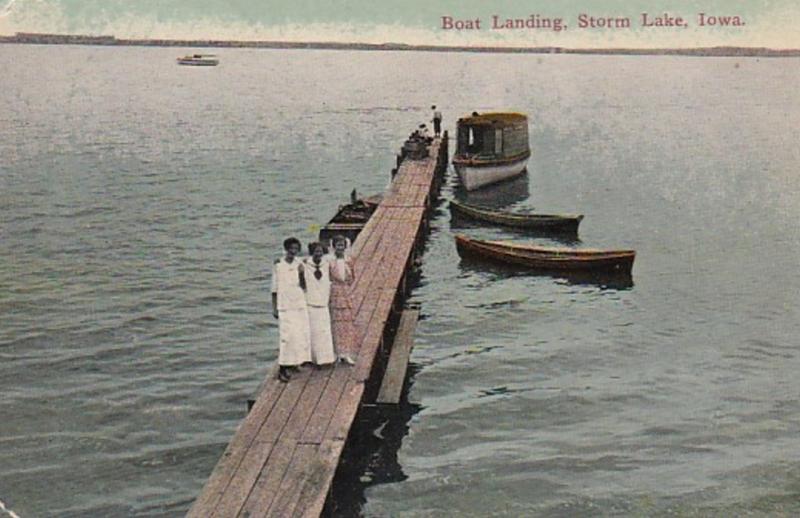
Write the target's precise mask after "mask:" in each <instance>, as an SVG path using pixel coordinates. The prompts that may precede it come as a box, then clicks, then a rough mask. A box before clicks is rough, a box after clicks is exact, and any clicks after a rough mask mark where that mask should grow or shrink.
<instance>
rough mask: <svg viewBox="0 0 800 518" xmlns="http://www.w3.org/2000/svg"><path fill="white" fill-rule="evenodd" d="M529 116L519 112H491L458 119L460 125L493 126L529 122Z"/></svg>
mask: <svg viewBox="0 0 800 518" xmlns="http://www.w3.org/2000/svg"><path fill="white" fill-rule="evenodd" d="M527 120H528V116H527V115H525V114H523V113H517V112H489V113H481V114H479V115H470V116H468V117H461V118H460V119H458V124H459V125H465V126H493V125H495V124H500V125H506V124H514V123H522V122H527Z"/></svg>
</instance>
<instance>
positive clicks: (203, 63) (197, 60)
mask: <svg viewBox="0 0 800 518" xmlns="http://www.w3.org/2000/svg"><path fill="white" fill-rule="evenodd" d="M178 64H179V65H193V66H199V67H215V66H217V65H219V59H217V57H216V56H215V55H214V54H187V55H185V56H183V57H181V58H178Z"/></svg>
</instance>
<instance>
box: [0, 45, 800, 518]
mask: <svg viewBox="0 0 800 518" xmlns="http://www.w3.org/2000/svg"><path fill="white" fill-rule="evenodd" d="M180 53H181V49H177V50H176V49H151V48H141V49H138V48H89V47H85V48H79V47H33V46H28V47H21V46H11V45H4V46H0V64H1V65H2V66H1V68H2V70H3V71H4V73H3V76H2V78H0V92H2V96H3V99H4V100H5V101H6V102H5V103H4V109H3V110H0V156H1V157H2V160H0V259H2V261H0V317H1V318H0V320H1V321H2V326H0V391H2V394H3V396H2V398H1V399H0V500H3V501H4V502H6V503H7V504H8V505H9V506H10V507H11V508H12V509H15V510H16V511H17V512H18V513H20V514H21V515H22V516H83V515H94V516H126V515H132V514H133V515H140V516H173V515H181V514H182V513H183V512H185V510H186V509H187V508H188V506H189V505H190V503H191V501H192V499H193V498H194V497H195V496H196V495H197V493H198V492H199V490H200V488H201V486H202V484H203V482H204V481H205V478H206V477H207V476H208V474H209V473H210V471H211V469H212V468H213V466H214V464H215V463H216V461H217V460H218V458H219V455H220V454H221V452H222V449H223V448H224V445H225V444H226V443H227V441H228V439H229V438H230V437H231V436H232V433H233V430H234V428H235V426H236V424H237V423H238V422H239V420H240V419H241V417H242V416H243V409H244V401H245V399H246V398H247V396H248V395H249V394H250V393H251V392H252V390H254V389H255V387H256V386H257V384H258V382H259V380H260V379H261V377H262V376H263V375H264V374H265V372H266V370H267V367H268V365H269V363H270V362H271V361H273V360H274V359H275V342H276V338H277V336H276V330H277V328H276V326H275V323H274V321H273V320H272V319H271V318H270V316H269V311H268V296H267V291H266V290H267V281H268V278H267V277H268V276H267V268H266V266H267V265H268V262H269V260H270V258H272V257H274V256H275V255H276V254H277V253H278V250H279V248H280V242H281V240H282V239H283V237H285V236H286V235H287V234H297V235H298V236H299V237H301V238H302V239H303V240H304V241H305V240H308V239H309V238H311V237H313V234H314V229H315V228H316V225H318V224H320V223H322V222H323V221H325V220H326V219H327V218H328V217H329V216H330V215H331V214H332V213H333V212H334V211H335V209H336V207H337V205H338V204H339V203H341V202H343V201H344V200H345V199H346V198H347V195H348V193H349V191H350V189H351V188H353V187H358V188H359V190H360V191H361V192H364V193H372V192H379V191H380V190H382V189H383V187H384V186H385V185H386V183H387V182H388V172H389V170H390V169H391V167H392V165H393V161H394V153H395V151H396V150H397V148H398V146H399V144H400V143H401V141H402V139H403V138H404V136H405V135H406V134H407V133H408V132H409V131H410V129H412V128H414V127H415V126H416V125H417V124H419V123H420V122H423V121H425V120H426V119H427V117H428V116H429V113H428V109H427V108H428V107H429V106H430V105H431V104H432V103H436V104H437V105H439V106H440V107H441V108H442V109H443V111H444V112H445V116H446V121H445V122H446V127H447V128H450V129H452V127H453V123H454V120H455V118H456V116H457V115H458V114H462V113H469V112H471V111H472V110H479V111H481V110H487V109H490V108H501V109H506V108H507V109H518V110H520V111H524V112H527V113H529V114H530V115H531V143H532V147H533V151H534V158H533V159H532V162H531V167H530V171H529V173H528V175H527V176H526V177H524V178H523V179H522V180H520V181H517V182H515V183H511V184H508V185H505V186H501V187H500V188H499V189H497V190H495V191H494V192H493V193H491V194H490V191H484V192H479V193H469V194H467V193H463V192H461V191H460V189H459V188H458V186H457V183H456V182H453V181H451V182H450V184H448V185H447V186H446V187H445V190H444V197H445V198H449V197H454V196H455V197H459V198H464V199H467V200H469V201H472V202H476V203H484V204H489V205H492V204H494V206H503V207H508V208H513V209H517V210H531V209H533V208H535V209H536V210H539V211H542V212H580V213H583V214H585V215H586V219H585V220H584V221H583V222H582V224H581V233H580V242H579V243H577V242H576V243H567V245H568V246H591V247H624V248H635V249H636V250H637V251H638V256H637V260H636V264H635V265H634V272H633V285H632V286H631V285H626V286H615V285H612V284H609V285H603V284H597V283H586V282H575V281H574V280H570V279H559V278H553V277H547V276H529V275H520V274H519V272H513V271H507V270H504V269H502V268H496V267H490V266H485V265H480V264H473V263H466V262H462V261H461V260H460V259H459V257H458V255H457V253H456V251H455V246H454V244H453V241H452V234H453V232H452V230H451V228H450V215H449V212H448V211H447V210H446V206H444V205H442V206H441V207H439V209H438V212H437V214H436V218H435V220H434V222H433V231H432V234H431V236H430V240H429V242H428V245H427V251H426V255H425V257H424V261H425V262H424V265H423V277H422V279H421V283H420V286H419V287H418V288H417V290H416V291H415V293H414V295H413V297H412V302H414V303H418V304H420V306H421V307H422V311H423V313H424V315H423V317H424V319H423V320H422V321H421V322H420V325H419V327H418V333H417V343H416V347H415V350H414V354H413V358H412V360H413V362H414V365H413V366H412V367H413V372H415V376H414V385H413V387H412V390H411V394H410V397H411V400H412V401H413V402H415V403H417V404H418V405H419V406H417V407H415V408H414V409H413V410H411V411H409V412H408V413H407V414H406V417H405V418H406V419H410V422H409V423H408V428H409V432H408V436H406V437H405V439H404V440H403V442H402V447H401V448H400V450H399V452H397V459H396V462H395V463H394V464H393V465H392V466H391V470H390V471H391V473H389V472H386V473H383V474H381V473H378V474H373V476H374V480H375V483H367V484H365V485H366V486H367V490H366V494H365V497H366V502H365V504H364V508H363V512H364V513H366V514H367V515H371V516H440V515H442V514H443V513H444V514H457V515H463V516H485V515H491V514H495V515H506V516H520V515H539V516H572V515H628V514H634V515H637V514H638V515H652V514H657V515H658V514H662V515H666V514H669V513H671V512H676V513H683V514H695V515H716V516H729V515H741V514H747V513H752V514H756V515H759V514H762V515H766V514H770V515H772V514H778V515H780V514H784V515H787V516H788V515H794V514H797V513H798V512H800V509H798V504H797V502H798V500H797V487H798V483H800V462H798V457H797V455H796V454H794V453H793V452H796V451H798V450H800V447H799V446H800V445H798V442H797V437H798V428H800V426H799V425H800V408H798V403H797V398H796V394H797V390H798V382H797V381H796V379H797V376H796V372H797V370H798V369H797V367H798V357H797V353H796V345H797V340H796V337H797V336H798V324H797V322H799V321H800V318H798V309H797V308H798V295H797V294H798V293H800V286H798V277H797V275H794V270H795V269H796V265H797V257H798V252H800V236H799V235H798V230H797V225H796V221H797V216H798V212H799V211H800V202H798V193H799V192H800V191H799V190H798V187H800V185H799V184H798V175H797V174H796V164H797V163H798V158H800V156H799V155H798V150H797V149H798V148H797V146H795V145H794V143H793V142H792V141H791V138H790V136H791V135H794V134H795V133H796V123H795V121H796V120H797V118H798V116H800V97H799V96H798V93H797V89H796V88H794V85H796V84H797V83H798V79H800V71H799V70H798V63H799V62H798V61H797V60H794V59H782V60H763V59H762V60H759V59H739V60H737V59H695V58H667V57H663V58H662V57H623V56H618V57H601V56H595V57H581V56H524V55H521V56H514V55H507V56H506V55H498V56H486V55H449V54H424V53H349V52H329V51H319V52H316V51H299V52H295V51H252V50H223V51H221V52H220V55H221V59H222V64H221V65H220V66H219V67H216V68H214V69H207V70H196V69H191V68H189V67H177V66H175V65H174V57H175V55H177V54H180ZM737 64H738V65H739V66H738V68H737V67H736V66H735V65H737ZM366 70H369V71H370V72H369V73H365V71H366ZM319 84H322V85H324V87H317V86H314V85H319ZM459 231H465V232H468V233H470V234H472V235H476V236H481V237H493V238H494V237H497V238H502V239H531V240H533V241H535V242H539V243H543V244H551V245H552V244H562V245H563V244H564V243H559V242H557V241H555V242H554V241H551V240H549V239H546V238H542V237H535V236H534V237H530V236H529V237H528V238H525V237H523V236H520V235H517V234H514V233H512V232H510V231H505V230H493V229H488V228H481V227H470V228H466V229H461V228H459ZM399 430H400V432H393V433H394V435H393V437H395V438H394V439H393V440H395V441H399V437H396V435H397V433H399V434H400V436H402V434H403V433H405V429H404V428H403V427H401V428H400V429H399ZM389 481H392V482H394V483H379V482H389Z"/></svg>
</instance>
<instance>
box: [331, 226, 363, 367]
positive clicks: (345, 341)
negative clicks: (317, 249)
mask: <svg viewBox="0 0 800 518" xmlns="http://www.w3.org/2000/svg"><path fill="white" fill-rule="evenodd" d="M346 249H347V239H346V238H345V237H344V236H342V235H336V236H334V237H333V254H334V255H333V257H332V258H331V260H330V261H329V264H330V274H331V321H332V324H333V344H334V347H335V349H336V356H337V358H338V359H339V361H341V362H344V363H347V364H348V365H353V364H355V360H354V358H355V355H356V353H357V352H358V351H357V350H356V347H357V344H356V331H355V326H354V324H353V308H352V306H351V304H350V286H351V285H352V284H353V281H355V275H354V273H353V261H352V259H351V258H350V257H349V256H348V255H347V254H345V251H346Z"/></svg>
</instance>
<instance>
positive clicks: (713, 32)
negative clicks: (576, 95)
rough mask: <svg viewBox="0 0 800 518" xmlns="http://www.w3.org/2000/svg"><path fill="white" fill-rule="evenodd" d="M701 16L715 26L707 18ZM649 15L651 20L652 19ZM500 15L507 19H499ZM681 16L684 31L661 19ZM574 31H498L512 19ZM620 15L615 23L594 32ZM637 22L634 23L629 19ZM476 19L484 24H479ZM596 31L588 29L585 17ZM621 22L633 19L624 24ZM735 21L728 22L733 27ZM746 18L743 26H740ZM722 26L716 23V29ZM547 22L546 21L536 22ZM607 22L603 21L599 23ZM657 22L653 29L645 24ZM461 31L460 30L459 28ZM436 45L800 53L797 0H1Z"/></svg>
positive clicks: (114, 28) (110, 15)
mask: <svg viewBox="0 0 800 518" xmlns="http://www.w3.org/2000/svg"><path fill="white" fill-rule="evenodd" d="M701 13H703V15H704V16H703V19H704V21H705V25H702V24H701V23H700V22H701V20H700V17H701ZM643 14H646V15H647V18H646V20H645V19H644V18H643ZM494 16H497V20H498V21H497V22H496V23H495V22H493V20H494ZM676 17H681V18H683V19H684V23H681V24H679V25H677V26H669V25H667V26H659V21H666V20H667V19H669V20H671V22H672V23H675V18H676ZM509 18H510V19H521V20H523V21H524V20H529V22H528V24H529V25H531V24H533V25H541V24H542V22H543V21H545V20H548V21H550V22H552V23H551V25H553V24H555V20H556V19H561V24H562V25H565V26H566V28H565V29H563V30H558V31H557V30H553V29H552V28H546V27H545V28H541V27H540V28H517V29H498V28H495V26H496V25H503V24H504V22H505V20H506V19H509ZM591 18H594V19H595V20H600V19H608V18H611V19H613V21H612V22H611V24H612V25H617V24H622V25H625V24H626V23H629V24H630V25H629V26H627V27H614V28H608V27H594V28H592V27H591ZM626 19H627V20H628V22H624V20H626ZM476 20H479V22H477V23H476ZM582 20H583V22H584V23H583V24H584V25H587V26H586V27H581V26H580V25H581V21H582ZM617 20H623V21H622V22H618V21H617ZM723 20H728V24H726V25H723V23H724V21H723ZM736 20H738V23H739V24H738V25H732V23H736ZM715 21H716V23H714V22H715ZM535 22H538V23H535ZM599 23H600V22H598V21H596V22H595V25H598V24H599ZM645 23H647V24H651V25H647V26H646V25H645ZM449 27H452V28H449ZM16 32H47V33H63V34H92V35H114V36H116V37H118V38H171V39H230V40H276V41H333V42H360V43H406V44H432V45H497V46H520V47H531V46H560V47H570V48H609V47H639V48H653V47H698V46H720V45H733V46H749V47H770V48H798V47H800V3H798V2H795V1H794V0H751V1H737V0H702V1H701V0H691V1H690V0H661V1H659V0H562V1H560V2H553V1H552V0H550V1H543V0H402V1H398V0H371V1H368V0H327V1H324V2H323V1H319V0H317V1H313V2H312V1H310V0H0V34H2V35H12V34H14V33H16Z"/></svg>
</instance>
